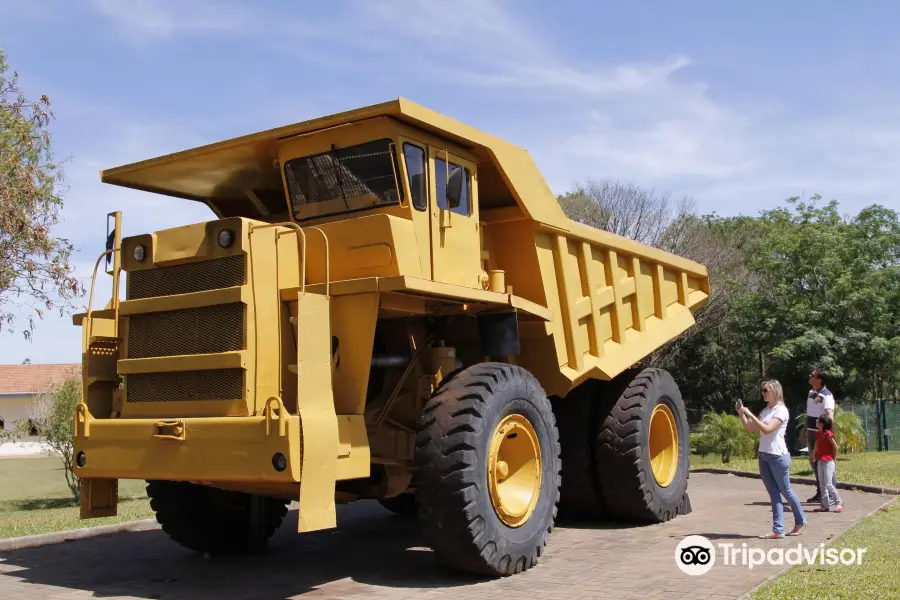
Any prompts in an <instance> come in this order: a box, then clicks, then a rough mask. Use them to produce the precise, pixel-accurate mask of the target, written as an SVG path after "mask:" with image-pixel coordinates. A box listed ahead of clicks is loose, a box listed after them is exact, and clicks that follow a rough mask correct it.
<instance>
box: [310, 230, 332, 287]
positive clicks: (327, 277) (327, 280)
mask: <svg viewBox="0 0 900 600" xmlns="http://www.w3.org/2000/svg"><path fill="white" fill-rule="evenodd" d="M310 229H314V230H316V231H318V232H319V233H321V234H322V239H323V240H325V296H327V297H331V250H329V248H328V236H327V235H325V232H324V231H322V230H321V229H319V228H318V227H310Z"/></svg>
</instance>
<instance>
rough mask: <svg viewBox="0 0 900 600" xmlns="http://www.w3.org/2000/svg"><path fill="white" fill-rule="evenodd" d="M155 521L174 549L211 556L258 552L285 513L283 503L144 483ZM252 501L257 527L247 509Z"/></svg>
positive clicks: (188, 486)
mask: <svg viewBox="0 0 900 600" xmlns="http://www.w3.org/2000/svg"><path fill="white" fill-rule="evenodd" d="M147 495H148V496H149V497H150V507H151V508H152V509H153V510H154V511H155V512H156V520H157V521H158V522H159V524H160V525H162V528H163V531H165V532H166V533H167V534H168V535H169V537H170V538H172V539H173V540H174V541H175V542H177V543H178V544H180V545H182V546H184V547H185V548H188V549H189V550H193V551H195V552H202V553H206V554H210V555H227V554H245V553H248V552H251V551H253V550H257V549H260V548H261V547H262V546H263V545H264V543H265V540H266V539H268V538H269V537H271V536H272V534H274V533H275V530H276V529H277V528H278V526H279V525H281V522H282V521H283V520H284V517H285V515H286V514H287V504H288V503H287V501H285V500H277V499H275V498H260V497H257V496H252V495H250V494H246V493H243V492H232V491H226V490H221V489H218V488H211V487H207V486H203V485H197V484H193V483H188V482H183V481H158V480H154V481H148V482H147ZM254 501H257V506H258V507H259V512H258V516H259V522H258V523H255V522H254V514H253V510H252V504H253V502H254Z"/></svg>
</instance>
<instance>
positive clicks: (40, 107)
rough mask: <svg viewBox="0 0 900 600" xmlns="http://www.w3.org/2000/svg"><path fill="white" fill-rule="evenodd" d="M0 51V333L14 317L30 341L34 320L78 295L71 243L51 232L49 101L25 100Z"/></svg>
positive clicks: (56, 188) (57, 181) (57, 200)
mask: <svg viewBox="0 0 900 600" xmlns="http://www.w3.org/2000/svg"><path fill="white" fill-rule="evenodd" d="M7 70H8V67H7V64H6V60H5V55H4V53H3V51H2V50H0V328H2V327H5V328H6V329H8V330H9V331H10V332H12V331H13V330H14V323H15V322H16V318H17V317H18V316H21V317H24V319H25V324H26V326H25V327H24V329H23V333H24V335H25V336H26V337H30V336H31V332H32V331H33V329H34V324H35V317H37V318H43V314H44V311H48V310H52V309H54V308H59V309H60V313H61V314H62V313H63V312H64V311H65V309H66V308H68V307H69V306H70V301H71V300H72V299H73V298H76V297H78V296H80V295H82V294H83V293H84V289H83V286H81V285H80V283H79V282H78V280H77V279H76V278H75V277H74V276H73V267H72V265H71V263H70V257H71V254H72V250H73V247H72V244H71V243H69V241H68V240H66V239H63V238H58V237H55V236H54V235H53V234H52V232H51V229H52V228H53V226H54V225H56V223H57V222H58V220H59V211H60V209H61V208H62V206H63V199H62V195H61V185H62V178H63V171H62V169H61V167H60V165H59V164H57V163H55V162H53V154H52V152H51V149H50V133H49V130H48V125H49V123H50V120H51V119H52V118H53V113H52V112H51V110H50V100H49V99H48V98H47V97H46V96H41V97H40V98H39V99H38V100H36V101H29V100H27V99H26V98H25V96H24V94H23V92H22V91H21V89H20V88H19V83H18V73H16V72H13V75H12V77H8V76H7Z"/></svg>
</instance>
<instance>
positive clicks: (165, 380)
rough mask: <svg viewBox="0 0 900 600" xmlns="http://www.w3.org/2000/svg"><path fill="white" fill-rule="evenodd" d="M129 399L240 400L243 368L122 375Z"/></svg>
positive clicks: (140, 400)
mask: <svg viewBox="0 0 900 600" xmlns="http://www.w3.org/2000/svg"><path fill="white" fill-rule="evenodd" d="M125 386H126V388H125V391H126V394H127V400H128V402H176V401H182V402H183V401H195V400H240V399H241V398H242V397H243V392H244V371H243V369H217V370H213V371H180V372H177V373H148V374H140V375H126V376H125Z"/></svg>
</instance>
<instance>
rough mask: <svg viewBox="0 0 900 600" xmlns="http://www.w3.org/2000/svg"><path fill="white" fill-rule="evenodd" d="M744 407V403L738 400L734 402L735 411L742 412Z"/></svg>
mask: <svg viewBox="0 0 900 600" xmlns="http://www.w3.org/2000/svg"><path fill="white" fill-rule="evenodd" d="M743 407H744V401H743V400H741V399H740V398H738V399H737V400H735V401H734V410H736V411H738V412H741V409H742V408H743Z"/></svg>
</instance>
